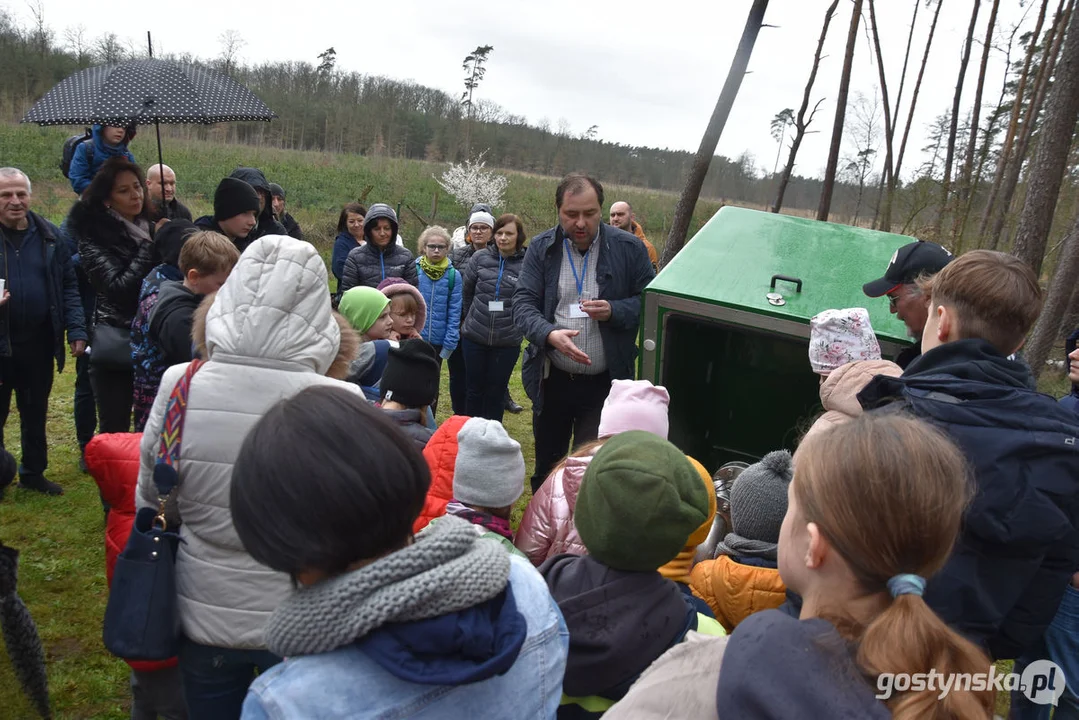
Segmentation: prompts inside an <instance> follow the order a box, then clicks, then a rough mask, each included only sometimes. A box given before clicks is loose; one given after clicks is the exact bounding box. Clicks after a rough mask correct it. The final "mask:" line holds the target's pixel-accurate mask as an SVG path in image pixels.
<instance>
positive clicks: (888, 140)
mask: <svg viewBox="0 0 1079 720" xmlns="http://www.w3.org/2000/svg"><path fill="white" fill-rule="evenodd" d="M875 5H876V3H875V2H874V1H873V0H869V24H870V26H871V27H872V29H873V51H874V52H876V54H877V76H878V77H879V79H880V94H881V98H882V99H883V101H884V149H885V151H884V172H883V177H882V178H881V188H882V189H883V188H884V186H885V184H887V183H890V182H891V181H892V134H893V127H892V108H891V105H890V104H889V102H888V80H887V78H886V77H885V73H884V56H883V55H881V52H880V33H878V32H877V10H876V7H875ZM877 208H878V212H879V208H880V195H879V194H878V195H877ZM877 214H878V213H874V217H873V226H874V227H876V225H877V217H876V216H877ZM889 215H890V209H889ZM887 221H888V224H889V225H891V223H892V219H891V217H890V216H889V217H888V218H887Z"/></svg>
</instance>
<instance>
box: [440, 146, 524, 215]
mask: <svg viewBox="0 0 1079 720" xmlns="http://www.w3.org/2000/svg"><path fill="white" fill-rule="evenodd" d="M486 165H487V163H485V162H484V161H483V156H482V155H481V156H480V157H478V158H476V159H475V160H466V161H465V162H464V163H461V164H460V165H457V164H452V163H451V164H450V167H449V169H448V170H446V172H444V173H442V177H441V178H438V177H435V182H437V183H438V185H439V187H441V188H442V189H443V190H445V191H446V192H448V193H449V194H450V195H452V196H453V199H454V200H456V201H457V202H458V203H460V204H461V205H462V206H464V207H466V208H470V207H472V206H473V205H475V204H476V203H487V204H488V205H490V206H492V207H494V206H496V205H501V204H502V194H503V193H505V192H506V186H507V185H509V182H510V181H509V178H507V177H506V176H505V175H499V174H498V173H496V172H493V171H491V170H487V169H485V166H486Z"/></svg>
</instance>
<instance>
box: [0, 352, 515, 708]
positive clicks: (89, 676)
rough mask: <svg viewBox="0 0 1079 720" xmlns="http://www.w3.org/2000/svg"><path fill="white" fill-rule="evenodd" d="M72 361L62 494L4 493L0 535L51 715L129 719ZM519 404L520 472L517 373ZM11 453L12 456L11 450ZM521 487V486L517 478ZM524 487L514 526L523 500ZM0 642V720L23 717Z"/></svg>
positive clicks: (62, 395)
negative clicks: (30, 626)
mask: <svg viewBox="0 0 1079 720" xmlns="http://www.w3.org/2000/svg"><path fill="white" fill-rule="evenodd" d="M74 371H75V368H74V363H73V362H70V363H69V365H68V367H67V368H66V369H65V371H64V373H63V374H62V375H58V376H57V377H56V383H55V385H54V387H53V392H52V399H51V401H50V403H49V424H48V434H49V472H48V477H49V479H51V480H53V481H55V482H58V483H60V484H61V485H63V487H64V493H65V494H64V495H63V497H46V496H44V495H39V494H38V493H34V492H29V491H25V490H20V489H18V488H16V487H14V486H12V487H11V488H9V489H8V491H7V494H6V495H5V497H4V500H3V501H2V502H0V539H3V541H4V543H5V544H6V545H9V546H11V547H14V548H17V549H18V550H19V551H20V552H21V556H20V562H19V594H20V596H21V597H22V599H23V600H24V601H25V602H26V604H27V606H28V607H29V608H30V612H31V613H32V614H33V616H34V619H35V620H36V621H37V624H38V628H39V630H40V631H41V636H42V640H43V642H44V645H45V650H46V653H47V656H48V666H49V683H50V691H51V694H52V701H53V709H54V711H55V716H56V717H57V718H72V719H74V718H112V719H116V720H119V719H120V718H126V717H128V713H129V709H130V703H129V698H128V695H129V693H128V687H127V681H128V673H127V665H125V664H124V663H123V662H121V661H120V660H117V659H115V658H114V657H112V656H111V655H109V653H108V652H106V651H105V648H104V646H103V645H102V642H101V619H102V617H103V615H104V612H105V601H106V599H107V590H106V585H105V545H104V537H105V536H104V533H105V521H104V514H103V513H102V510H101V502H100V500H99V499H98V494H97V486H96V485H95V484H94V481H93V480H92V479H91V478H90V476H89V475H83V474H82V473H80V472H79V469H78V443H77V442H76V439H75V429H74V424H73V421H72V414H71V413H72V397H73V392H74V380H75V373H74ZM442 380H443V382H442V385H443V387H442V394H441V398H442V402H441V403H440V412H439V421H440V422H441V421H442V420H444V419H445V418H446V417H447V416H448V415H449V413H450V409H449V408H450V402H449V386H448V375H447V374H446V371H445V370H444V371H443V379H442ZM511 388H512V392H513V397H514V398H515V399H516V400H517V401H518V402H519V403H521V404H522V405H524V406H525V408H526V409H525V411H524V412H522V413H521V414H520V415H516V416H515V415H509V414H507V415H506V420H505V425H506V428H507V430H508V431H509V432H510V434H511V435H512V436H513V437H514V438H516V439H517V440H519V441H520V443H521V446H522V449H523V451H524V455H525V463H526V466H527V467H528V472H529V473H531V468H532V462H533V450H532V445H533V444H532V425H531V417H532V414H531V408H530V404H529V402H528V398H527V397H525V394H524V390H523V389H522V388H521V380H520V373H519V372H515V373H514V376H513V381H512V384H511ZM6 431H7V435H6V437H5V440H6V443H7V446H8V447H9V448H12V449H17V448H18V447H19V439H18V435H19V423H18V415H17V413H16V411H15V408H14V402H13V403H12V414H11V417H10V418H9V421H8V424H7V427H6ZM16 456H17V453H16ZM525 485H526V487H527V485H528V483H527V480H526V482H525ZM529 497H530V494H529V493H528V491H527V490H526V492H525V495H524V496H523V497H522V498H521V502H520V503H519V509H518V512H517V513H515V518H514V520H515V522H516V521H517V520H519V519H520V512H521V511H523V509H524V507H525V505H527V503H528V498H529ZM2 647H3V645H2V643H0V719H2V720H14V719H15V718H32V717H34V715H33V711H32V710H31V709H30V706H29V704H28V703H26V701H25V700H24V698H23V697H22V695H21V693H20V691H19V689H18V685H17V683H16V681H15V677H14V675H13V674H12V670H11V665H10V663H9V662H8V660H7V657H6V656H5V655H4V654H3V649H2Z"/></svg>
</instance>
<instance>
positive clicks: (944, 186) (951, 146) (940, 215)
mask: <svg viewBox="0 0 1079 720" xmlns="http://www.w3.org/2000/svg"><path fill="white" fill-rule="evenodd" d="M981 5H982V3H981V0H974V9H973V10H972V11H971V13H970V25H969V26H968V27H967V39H966V42H965V43H964V44H963V57H962V58H961V59H960V60H959V78H958V79H957V80H956V81H955V95H954V96H953V97H952V124H951V125H950V126H949V128H948V152H947V154H946V155H945V156H944V181H943V182H942V183H941V185H940V207H939V208H938V209H937V214H936V219H935V220H934V222H933V230H934V232H935V234H936V235H937V237H938V238H939V237H940V229H941V227H942V226H943V224H944V214H945V213H946V212H947V211H948V199H949V197H950V195H951V190H952V163H953V162H954V161H955V136H956V134H957V133H958V132H959V103H960V101H961V100H962V97H963V83H964V81H965V80H966V79H967V64H968V63H969V62H970V46H971V44H972V43H973V42H974V28H975V26H977V24H978V11H979V10H980V9H981Z"/></svg>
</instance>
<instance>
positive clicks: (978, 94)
mask: <svg viewBox="0 0 1079 720" xmlns="http://www.w3.org/2000/svg"><path fill="white" fill-rule="evenodd" d="M999 9H1000V0H993V8H992V10H990V11H989V24H988V25H987V26H986V28H985V40H984V41H983V42H982V63H981V65H980V66H979V67H978V87H977V89H976V90H975V91H974V108H973V111H972V113H971V117H970V137H969V138H967V154H966V157H965V158H964V160H963V168H962V170H961V171H960V172H959V173H958V174H957V178H958V182H957V187H956V200H957V206H958V207H959V208H960V210H959V212H957V213H956V215H955V221H954V222H953V223H952V237H953V238H956V239H957V242H958V245H957V247H956V250H960V249H961V248H962V246H963V234H964V232H965V231H966V228H967V217H968V216H969V214H970V205H969V203H968V202H967V201H968V200H969V198H970V195H971V177H972V175H973V173H974V152H975V150H976V149H977V145H978V121H979V120H980V119H981V112H982V92H983V91H984V90H985V70H986V68H987V67H988V65H989V51H990V50H991V49H992V47H993V30H994V29H995V28H996V24H997V11H998V10H999Z"/></svg>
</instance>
